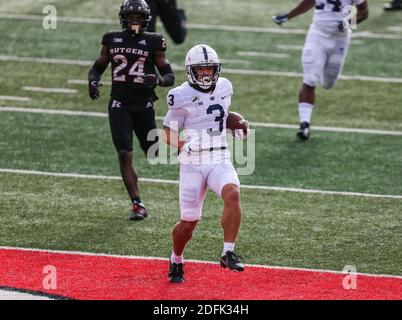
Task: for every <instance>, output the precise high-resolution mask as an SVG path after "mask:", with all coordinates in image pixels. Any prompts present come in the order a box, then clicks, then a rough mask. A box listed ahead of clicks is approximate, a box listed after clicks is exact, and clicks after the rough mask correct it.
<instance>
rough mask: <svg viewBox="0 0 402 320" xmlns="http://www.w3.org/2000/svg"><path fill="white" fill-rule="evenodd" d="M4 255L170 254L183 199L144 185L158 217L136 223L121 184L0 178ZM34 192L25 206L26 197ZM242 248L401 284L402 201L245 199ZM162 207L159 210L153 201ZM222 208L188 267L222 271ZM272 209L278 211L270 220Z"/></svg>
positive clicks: (268, 259)
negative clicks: (26, 251)
mask: <svg viewBox="0 0 402 320" xmlns="http://www.w3.org/2000/svg"><path fill="white" fill-rule="evenodd" d="M0 179H1V181H3V182H2V183H1V184H0V191H1V192H0V197H1V201H0V209H1V212H2V215H1V218H0V221H1V224H0V230H1V234H2V245H12V246H15V245H17V246H21V247H35V248H48V249H63V250H82V251H93V252H104V253H113V254H125V255H140V256H144V255H145V256H161V257H167V256H168V255H169V254H170V250H171V247H170V246H171V244H170V232H171V228H172V226H173V225H174V224H175V223H176V221H177V219H178V201H177V198H178V189H177V187H176V186H172V185H163V184H149V183H145V184H143V188H142V191H143V198H144V199H145V201H146V202H147V204H148V206H149V210H150V213H151V216H150V218H149V219H147V220H144V221H143V222H142V223H128V221H127V217H126V213H127V211H128V206H127V205H126V204H127V202H126V201H125V200H126V199H125V198H126V197H125V194H124V190H123V186H122V184H121V182H119V181H98V180H82V179H69V178H53V177H38V176H29V175H12V174H0ZM22 189H23V190H24V196H23V197H21V194H20V193H19V192H18V191H16V190H22ZM242 193H243V195H242V202H243V204H242V206H243V210H244V216H243V224H242V227H241V231H240V235H239V240H238V242H237V248H238V251H239V253H240V254H242V255H243V256H244V257H245V259H246V261H247V263H258V264H269V265H283V266H295V267H308V268H324V269H335V270H342V269H343V267H344V266H345V265H355V266H356V267H357V270H358V271H359V272H375V273H388V274H395V275H398V274H399V275H401V274H402V269H401V266H400V263H399V262H398V261H400V259H401V258H402V257H401V253H400V250H399V248H398V246H397V245H396V243H398V241H399V239H398V237H399V232H398V230H400V228H401V218H400V215H399V212H400V210H401V209H402V207H401V206H402V204H401V202H400V201H397V200H384V199H363V198H349V197H348V198H345V197H340V196H323V195H305V194H296V193H282V192H268V191H254V190H243V192H242ZM156 197H157V198H158V201H153V199H155V198H156ZM221 207H222V205H221V203H220V201H219V200H218V199H217V198H216V197H215V196H214V195H213V194H212V193H210V194H209V196H208V197H207V200H206V202H205V210H204V218H203V220H202V221H201V222H200V224H199V226H198V228H197V229H196V232H195V236H194V238H193V239H192V241H191V242H190V244H189V246H188V249H187V250H186V258H188V259H190V258H191V259H202V260H210V261H216V260H217V258H218V256H219V253H220V251H221V246H222V243H221V242H222V231H221V228H220V215H221ZM267 208H269V209H268V210H267Z"/></svg>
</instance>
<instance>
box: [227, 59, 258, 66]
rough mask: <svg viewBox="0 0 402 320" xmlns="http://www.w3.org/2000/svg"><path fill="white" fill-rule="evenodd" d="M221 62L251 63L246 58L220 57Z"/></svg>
mask: <svg viewBox="0 0 402 320" xmlns="http://www.w3.org/2000/svg"><path fill="white" fill-rule="evenodd" d="M221 62H222V63H236V64H243V65H248V64H250V63H251V61H247V60H240V59H221Z"/></svg>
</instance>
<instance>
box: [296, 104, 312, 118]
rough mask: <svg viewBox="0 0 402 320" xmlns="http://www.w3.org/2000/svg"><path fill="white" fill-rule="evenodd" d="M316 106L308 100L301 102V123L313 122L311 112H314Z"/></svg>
mask: <svg viewBox="0 0 402 320" xmlns="http://www.w3.org/2000/svg"><path fill="white" fill-rule="evenodd" d="M313 109H314V106H313V105H312V104H310V103H307V102H299V116H300V123H302V122H308V123H310V122H311V114H312V113H313Z"/></svg>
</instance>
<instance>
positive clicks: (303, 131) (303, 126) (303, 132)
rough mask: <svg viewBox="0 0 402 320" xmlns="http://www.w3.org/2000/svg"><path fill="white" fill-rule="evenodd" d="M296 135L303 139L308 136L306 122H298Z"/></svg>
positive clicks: (308, 128)
mask: <svg viewBox="0 0 402 320" xmlns="http://www.w3.org/2000/svg"><path fill="white" fill-rule="evenodd" d="M297 137H298V138H299V139H300V140H303V141H306V140H308V138H310V124H309V123H308V122H302V123H300V128H299V131H297Z"/></svg>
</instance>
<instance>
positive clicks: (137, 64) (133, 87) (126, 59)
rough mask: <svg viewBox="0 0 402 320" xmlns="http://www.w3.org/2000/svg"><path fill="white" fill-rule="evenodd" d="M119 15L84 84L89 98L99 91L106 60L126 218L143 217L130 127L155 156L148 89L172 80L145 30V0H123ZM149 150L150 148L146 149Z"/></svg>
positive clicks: (160, 43) (157, 41)
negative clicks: (128, 205) (150, 136)
mask: <svg viewBox="0 0 402 320" xmlns="http://www.w3.org/2000/svg"><path fill="white" fill-rule="evenodd" d="M119 17H120V23H121V26H122V28H123V31H118V32H109V33H106V34H105V35H104V36H103V39H102V49H101V53H100V56H99V57H98V59H97V60H96V61H95V63H94V65H93V66H92V68H91V69H90V70H89V74H88V82H89V84H88V90H89V96H90V97H91V99H93V100H95V99H97V98H98V97H99V87H100V86H101V83H100V79H101V75H102V74H103V73H104V72H105V70H106V68H107V66H108V64H109V62H110V63H111V66H112V90H111V93H110V102H109V108H108V111H109V122H110V128H111V132H112V140H113V144H114V146H115V147H116V150H117V153H118V158H119V163H120V172H121V176H122V178H123V182H124V185H125V187H126V189H127V191H128V194H129V195H130V198H131V201H132V204H133V206H132V209H131V212H130V218H129V219H130V220H143V219H144V218H145V217H147V211H146V209H145V206H144V204H143V203H142V202H141V199H140V195H139V186H138V175H137V172H136V170H135V169H134V166H133V164H132V160H133V132H134V133H135V134H136V136H137V138H138V140H139V142H140V145H141V148H142V150H143V151H144V152H145V154H146V155H147V156H149V157H155V156H156V155H157V151H155V150H156V149H157V148H150V147H151V146H152V145H154V144H155V143H157V140H158V139H156V141H155V139H154V141H148V139H147V136H148V133H149V131H150V130H153V129H156V123H155V111H154V108H153V104H154V101H155V100H156V99H157V97H156V95H155V92H154V89H155V87H156V86H157V85H159V86H161V87H168V86H172V85H173V84H174V80H175V77H174V74H173V71H172V68H171V66H170V63H169V61H168V60H167V58H166V54H165V51H166V41H165V38H164V37H163V36H162V35H160V34H157V33H151V32H146V27H147V25H148V23H149V21H150V20H151V16H150V8H149V6H148V4H147V3H146V2H145V1H144V0H125V1H124V2H123V4H122V5H121V7H120V12H119ZM156 68H157V69H158V71H159V74H158V73H157V72H156ZM151 150H153V152H152V153H153V154H151V152H148V151H151Z"/></svg>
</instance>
